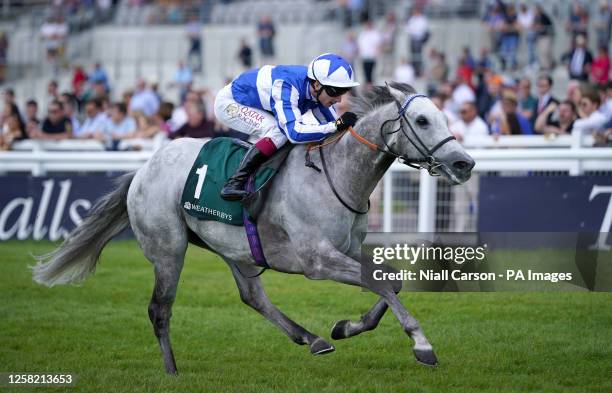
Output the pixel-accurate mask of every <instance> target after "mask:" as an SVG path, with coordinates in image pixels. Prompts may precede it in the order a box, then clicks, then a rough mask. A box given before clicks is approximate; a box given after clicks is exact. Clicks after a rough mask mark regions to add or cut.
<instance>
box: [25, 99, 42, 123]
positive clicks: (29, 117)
mask: <svg viewBox="0 0 612 393" xmlns="http://www.w3.org/2000/svg"><path fill="white" fill-rule="evenodd" d="M25 123H26V126H27V125H28V124H30V123H34V124H36V125H39V124H40V119H38V102H36V100H32V99H30V100H28V101H27V102H26V107H25Z"/></svg>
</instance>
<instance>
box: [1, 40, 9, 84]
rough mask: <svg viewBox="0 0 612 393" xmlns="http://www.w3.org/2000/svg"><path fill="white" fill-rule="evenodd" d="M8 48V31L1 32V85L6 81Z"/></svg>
mask: <svg viewBox="0 0 612 393" xmlns="http://www.w3.org/2000/svg"><path fill="white" fill-rule="evenodd" d="M8 48H9V40H8V34H6V31H0V85H1V84H3V83H4V81H5V80H6V65H7V55H8Z"/></svg>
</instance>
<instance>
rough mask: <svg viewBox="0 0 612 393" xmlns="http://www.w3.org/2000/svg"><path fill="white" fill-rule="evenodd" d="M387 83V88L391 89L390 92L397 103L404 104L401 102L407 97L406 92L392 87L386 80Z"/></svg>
mask: <svg viewBox="0 0 612 393" xmlns="http://www.w3.org/2000/svg"><path fill="white" fill-rule="evenodd" d="M385 85H387V90H388V91H389V93H390V94H391V96H392V97H393V99H394V100H395V102H396V103H397V105H398V106H401V105H402V104H401V103H402V102H403V101H404V98H406V94H405V93H404V92H403V91H401V90H398V89H396V88H394V87H391V86H390V85H389V84H388V83H386V82H385Z"/></svg>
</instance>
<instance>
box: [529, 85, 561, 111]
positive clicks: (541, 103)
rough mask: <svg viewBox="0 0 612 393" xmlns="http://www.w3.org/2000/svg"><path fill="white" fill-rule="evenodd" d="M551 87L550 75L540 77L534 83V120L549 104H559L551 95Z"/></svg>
mask: <svg viewBox="0 0 612 393" xmlns="http://www.w3.org/2000/svg"><path fill="white" fill-rule="evenodd" d="M552 86H553V80H552V77H551V76H550V75H540V76H539V77H538V80H537V82H536V89H537V95H538V98H537V99H538V103H537V107H536V112H535V115H536V118H537V117H538V116H540V114H541V113H542V112H543V111H544V109H546V107H547V106H548V105H550V104H551V103H555V104H557V105H558V104H559V100H557V99H556V98H555V97H553V95H552V92H551V90H552Z"/></svg>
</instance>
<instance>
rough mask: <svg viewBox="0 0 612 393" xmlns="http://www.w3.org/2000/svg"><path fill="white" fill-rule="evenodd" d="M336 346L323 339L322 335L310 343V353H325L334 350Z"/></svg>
mask: <svg viewBox="0 0 612 393" xmlns="http://www.w3.org/2000/svg"><path fill="white" fill-rule="evenodd" d="M335 350H336V348H335V347H334V346H333V345H331V344H330V343H328V342H327V341H325V340H323V339H322V338H321V337H319V338H317V339H316V340H314V341H313V343H312V344H310V353H312V354H313V355H324V354H326V353H330V352H334V351H335Z"/></svg>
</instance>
